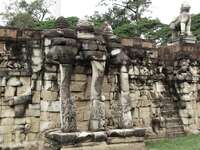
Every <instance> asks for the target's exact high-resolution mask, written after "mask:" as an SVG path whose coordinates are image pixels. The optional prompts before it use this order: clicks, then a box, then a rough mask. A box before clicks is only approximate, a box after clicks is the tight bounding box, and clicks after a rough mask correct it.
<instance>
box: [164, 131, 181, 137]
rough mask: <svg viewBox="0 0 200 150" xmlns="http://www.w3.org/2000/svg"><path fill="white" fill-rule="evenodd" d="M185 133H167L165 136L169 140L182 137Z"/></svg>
mask: <svg viewBox="0 0 200 150" xmlns="http://www.w3.org/2000/svg"><path fill="white" fill-rule="evenodd" d="M184 135H185V133H184V132H172V133H167V134H166V136H167V137H170V138H174V137H180V136H184Z"/></svg>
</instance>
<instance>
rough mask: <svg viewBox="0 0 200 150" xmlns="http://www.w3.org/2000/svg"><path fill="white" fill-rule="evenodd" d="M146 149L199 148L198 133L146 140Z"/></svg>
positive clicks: (194, 149) (192, 149)
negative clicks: (158, 139)
mask: <svg viewBox="0 0 200 150" xmlns="http://www.w3.org/2000/svg"><path fill="white" fill-rule="evenodd" d="M146 146H147V150H200V135H190V136H186V137H179V138H174V139H165V140H161V141H156V142H146Z"/></svg>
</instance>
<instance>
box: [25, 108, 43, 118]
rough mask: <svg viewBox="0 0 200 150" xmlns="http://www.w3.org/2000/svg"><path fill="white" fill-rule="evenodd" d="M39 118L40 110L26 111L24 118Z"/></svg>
mask: <svg viewBox="0 0 200 150" xmlns="http://www.w3.org/2000/svg"><path fill="white" fill-rule="evenodd" d="M39 116H40V110H35V109H27V110H26V117H39Z"/></svg>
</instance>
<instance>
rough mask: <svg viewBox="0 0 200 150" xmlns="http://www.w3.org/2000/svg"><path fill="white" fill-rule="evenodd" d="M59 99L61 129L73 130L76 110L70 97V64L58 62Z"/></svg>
mask: <svg viewBox="0 0 200 150" xmlns="http://www.w3.org/2000/svg"><path fill="white" fill-rule="evenodd" d="M60 74H61V82H60V101H61V113H60V114H61V130H62V131H63V132H74V131H76V130H77V126H76V112H75V106H74V100H73V99H72V98H71V97H70V80H71V74H72V65H71V64H60Z"/></svg>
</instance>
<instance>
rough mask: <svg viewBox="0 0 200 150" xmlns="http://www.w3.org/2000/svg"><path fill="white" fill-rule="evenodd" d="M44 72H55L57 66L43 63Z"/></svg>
mask: <svg viewBox="0 0 200 150" xmlns="http://www.w3.org/2000/svg"><path fill="white" fill-rule="evenodd" d="M44 68H45V71H46V72H57V70H58V66H57V65H54V64H45V65H44Z"/></svg>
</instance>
